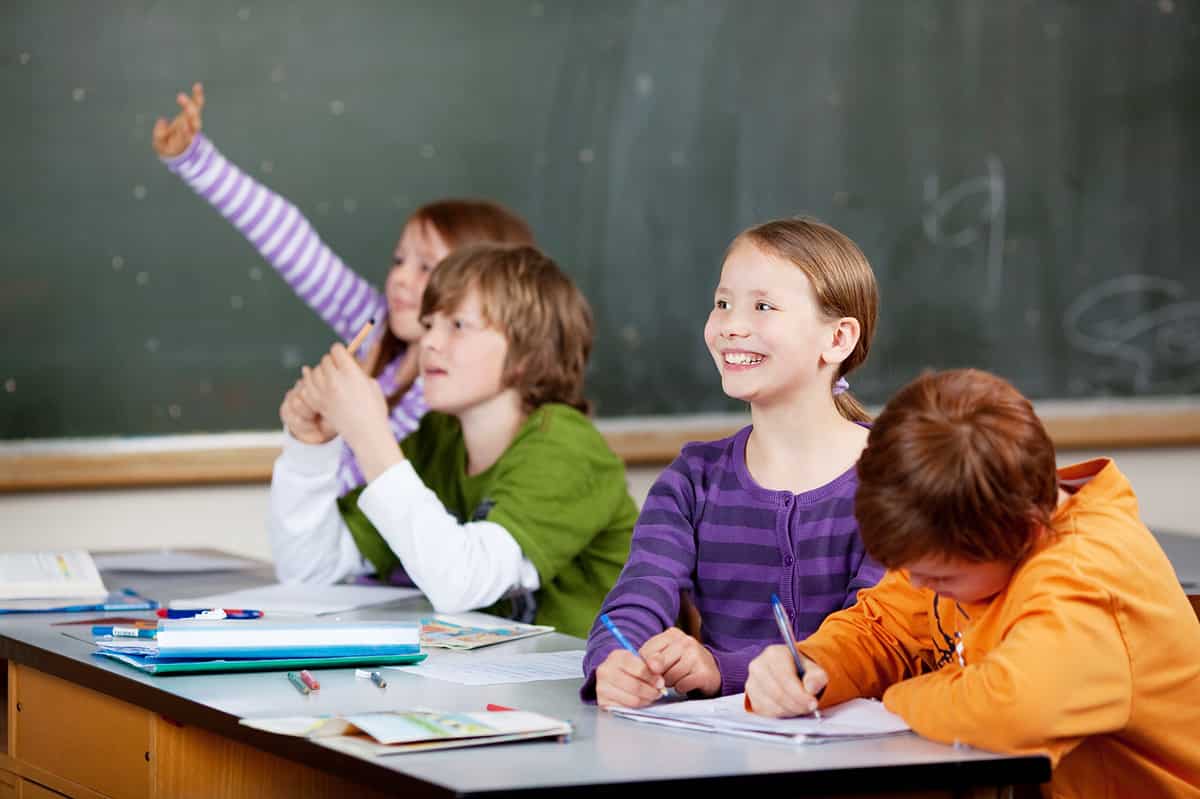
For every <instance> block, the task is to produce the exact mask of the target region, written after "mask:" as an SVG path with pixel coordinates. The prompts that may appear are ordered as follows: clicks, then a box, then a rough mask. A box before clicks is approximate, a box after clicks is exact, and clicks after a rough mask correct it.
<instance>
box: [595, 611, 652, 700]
mask: <svg viewBox="0 0 1200 799" xmlns="http://www.w3.org/2000/svg"><path fill="white" fill-rule="evenodd" d="M600 623H601V624H603V625H604V626H605V627H607V628H608V631H609V632H610V633H612V637H613V638H616V639H617V643H618V644H620V645H621V646H622V647H624V648H625V649H627V650H629V651H630V652H632V653H633V654H635V655H637V656H638V658H639V659H641V661H642V662H643V663H646V659H645V658H644V657H642V653H641V652H638V651H637V647H635V646H634V645H633V644H631V643H629V639H628V638H626V637H625V634H624V633H622V632H621V631H620V630H618V629H617V625H616V624H614V623H613V620H612V619H610V618H609V617H608V614H607V613H601V614H600ZM646 668H650V664H649V663H646ZM659 694H660V695H661V696H666V695H667V689H666V688H665V687H663V688H660V689H659Z"/></svg>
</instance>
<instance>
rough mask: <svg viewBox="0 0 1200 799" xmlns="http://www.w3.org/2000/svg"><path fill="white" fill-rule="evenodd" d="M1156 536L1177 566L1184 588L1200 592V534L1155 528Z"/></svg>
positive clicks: (1194, 592)
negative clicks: (1186, 533) (1187, 533)
mask: <svg viewBox="0 0 1200 799" xmlns="http://www.w3.org/2000/svg"><path fill="white" fill-rule="evenodd" d="M1154 537H1155V538H1157V539H1158V543H1159V544H1160V545H1161V546H1162V548H1163V551H1164V552H1166V553H1167V557H1168V558H1170V560H1171V565H1172V566H1174V567H1175V574H1176V575H1178V577H1179V582H1180V583H1181V584H1182V585H1183V590H1184V591H1186V592H1187V593H1189V594H1200V536H1194V535H1185V534H1183V533H1172V532H1168V531H1165V530H1155V531H1154Z"/></svg>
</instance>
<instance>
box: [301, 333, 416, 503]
mask: <svg viewBox="0 0 1200 799" xmlns="http://www.w3.org/2000/svg"><path fill="white" fill-rule="evenodd" d="M302 372H303V374H304V377H303V379H301V381H300V391H301V394H302V396H303V397H304V401H305V402H307V403H308V405H309V406H310V407H311V408H313V409H314V410H315V411H317V412H318V413H320V414H321V416H322V417H324V419H325V420H326V421H327V422H328V423H329V425H330V426H332V427H333V429H334V430H336V431H337V432H338V433H339V434H340V435H341V436H342V438H344V439H346V443H347V444H348V445H349V446H350V449H351V450H353V451H354V456H355V457H356V458H357V459H358V464H359V466H360V467H361V468H362V473H363V477H365V478H366V479H367V481H368V482H370V481H371V480H374V479H375V478H376V477H378V476H379V475H380V474H382V473H383V472H384V471H386V470H387V468H388V467H389V466H392V465H393V464H395V463H399V462H400V461H401V460H403V455H402V454H401V453H400V448H399V447H398V446H396V439H395V436H393V434H392V428H391V425H390V424H389V423H388V407H387V400H386V399H385V398H384V396H383V389H382V388H380V387H379V383H378V382H376V381H375V380H374V379H373V378H371V377H369V376H368V375H367V373H366V372H364V371H363V370H362V368H361V367H360V366H359V363H358V361H356V360H354V358H352V357H351V356H350V353H348V352H346V348H345V347H344V346H342V345H341V344H334V345H333V348H332V349H330V351H329V354H328V355H326V356H325V357H324V358H322V359H321V363H319V364H318V365H317V366H316V367H314V368H312V369H309V368H308V367H305V368H304V369H303V370H302Z"/></svg>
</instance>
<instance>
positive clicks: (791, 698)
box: [746, 644, 829, 718]
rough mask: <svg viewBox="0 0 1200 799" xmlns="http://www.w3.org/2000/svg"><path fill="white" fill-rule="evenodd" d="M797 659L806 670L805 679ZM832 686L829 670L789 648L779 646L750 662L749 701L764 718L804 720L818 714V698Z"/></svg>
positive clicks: (748, 678)
mask: <svg viewBox="0 0 1200 799" xmlns="http://www.w3.org/2000/svg"><path fill="white" fill-rule="evenodd" d="M793 655H794V656H796V657H798V658H799V660H800V664H801V667H802V668H803V669H804V676H803V678H801V676H800V673H799V672H798V671H797V669H796V659H795V657H793ZM828 684H829V675H828V674H826V673H825V669H823V668H821V667H820V666H818V665H817V664H816V663H814V662H813V661H811V660H809V659H808V658H806V657H804V656H803V655H801V654H799V653H798V652H796V650H795V649H793V648H791V647H789V646H787V645H786V644H777V645H775V646H769V647H767V648H766V649H764V650H763V651H762V654H760V655H759V656H758V657H756V658H755V659H754V660H752V661H750V669H749V671H748V673H747V677H746V697H747V698H748V699H749V700H750V704H751V706H752V707H753V708H754V712H755V713H758V714H760V715H763V716H773V717H775V718H788V717H791V716H804V715H807V714H809V713H814V712H817V704H818V697H819V696H820V695H821V693H822V692H823V691H824V690H825V686H826V685H828Z"/></svg>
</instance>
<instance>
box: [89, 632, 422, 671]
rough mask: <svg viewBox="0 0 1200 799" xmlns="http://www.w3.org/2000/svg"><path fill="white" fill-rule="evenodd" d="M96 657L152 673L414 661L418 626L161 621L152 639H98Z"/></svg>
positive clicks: (418, 658) (416, 659)
mask: <svg viewBox="0 0 1200 799" xmlns="http://www.w3.org/2000/svg"><path fill="white" fill-rule="evenodd" d="M97 643H98V644H99V648H98V649H97V650H96V654H97V655H101V656H103V657H109V658H112V659H114V660H119V661H121V662H122V663H128V664H129V665H131V666H135V667H136V668H139V669H142V670H143V671H148V672H150V673H152V674H169V673H183V672H194V671H250V670H258V671H261V670H274V669H284V668H299V667H303V668H322V667H333V666H350V665H397V664H408V663H418V662H420V661H421V660H423V659H424V658H425V655H423V654H422V653H421V645H420V628H419V627H418V625H417V624H416V623H414V622H396V621H354V622H325V621H316V620H310V621H267V620H223V621H201V620H195V619H181V620H176V621H164V622H162V623H161V624H160V625H159V629H158V631H157V634H156V636H155V637H154V638H153V639H140V638H131V639H127V640H113V639H112V638H111V637H108V638H106V639H103V640H100V641H98V642H97Z"/></svg>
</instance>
